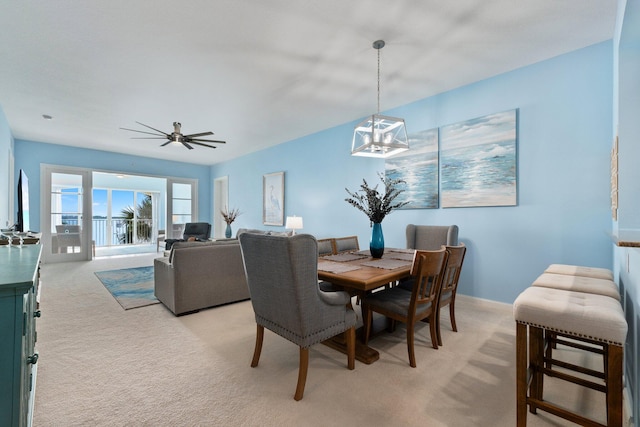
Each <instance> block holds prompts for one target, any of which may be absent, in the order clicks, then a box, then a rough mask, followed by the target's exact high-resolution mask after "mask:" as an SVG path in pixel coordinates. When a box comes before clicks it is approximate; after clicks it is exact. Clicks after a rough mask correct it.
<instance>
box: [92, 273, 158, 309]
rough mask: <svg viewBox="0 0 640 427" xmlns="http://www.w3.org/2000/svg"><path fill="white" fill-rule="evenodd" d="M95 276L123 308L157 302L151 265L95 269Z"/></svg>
mask: <svg viewBox="0 0 640 427" xmlns="http://www.w3.org/2000/svg"><path fill="white" fill-rule="evenodd" d="M96 276H97V277H98V279H100V281H101V282H102V284H103V285H104V287H105V288H107V290H108V291H109V292H111V295H113V297H114V298H115V299H116V301H118V303H119V304H120V305H121V306H122V308H124V309H125V310H130V309H132V308H138V307H145V306H148V305H152V304H158V303H159V302H160V301H158V300H157V298H156V296H155V294H154V283H153V266H150V267H149V266H145V267H133V268H122V269H118V270H108V271H96Z"/></svg>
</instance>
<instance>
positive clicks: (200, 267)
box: [154, 239, 249, 315]
mask: <svg viewBox="0 0 640 427" xmlns="http://www.w3.org/2000/svg"><path fill="white" fill-rule="evenodd" d="M154 279H155V280H154V281H155V295H156V298H158V299H159V300H160V302H162V303H163V304H164V305H165V306H166V307H167V308H168V309H169V310H171V311H172V312H173V314H175V315H180V314H185V313H189V312H193V311H197V310H200V309H203V308H208V307H213V306H217V305H221V304H228V303H231V302H236V301H242V300H246V299H249V288H248V287H247V279H246V276H245V273H244V265H243V263H242V253H241V251H240V243H239V242H238V240H237V239H228V240H219V241H215V242H176V243H174V245H173V247H172V249H171V252H170V254H169V256H167V257H162V258H156V259H155V260H154Z"/></svg>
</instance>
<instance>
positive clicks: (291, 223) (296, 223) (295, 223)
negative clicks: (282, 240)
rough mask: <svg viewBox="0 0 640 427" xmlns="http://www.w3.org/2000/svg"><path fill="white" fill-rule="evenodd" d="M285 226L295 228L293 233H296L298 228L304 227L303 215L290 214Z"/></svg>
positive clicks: (290, 228)
mask: <svg viewBox="0 0 640 427" xmlns="http://www.w3.org/2000/svg"><path fill="white" fill-rule="evenodd" d="M284 228H287V229H289V230H293V234H296V230H301V229H302V217H301V216H288V217H287V221H286V222H285V224H284Z"/></svg>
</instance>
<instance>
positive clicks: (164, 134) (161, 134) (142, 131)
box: [120, 128, 168, 138]
mask: <svg viewBox="0 0 640 427" xmlns="http://www.w3.org/2000/svg"><path fill="white" fill-rule="evenodd" d="M120 129H122V130H130V131H131V132H140V133H146V134H149V135H158V134H157V133H151V132H147V131H144V130H137V129H127V128H120ZM158 136H164V137H165V138H166V137H167V136H168V135H167V134H166V133H164V132H160V135H158Z"/></svg>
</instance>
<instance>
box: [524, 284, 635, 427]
mask: <svg viewBox="0 0 640 427" xmlns="http://www.w3.org/2000/svg"><path fill="white" fill-rule="evenodd" d="M513 316H514V319H515V321H516V383H517V391H516V394H517V396H516V402H517V425H518V426H519V427H524V426H526V423H527V406H529V411H530V412H531V413H534V414H535V413H536V410H537V409H540V410H543V411H546V412H549V413H551V414H554V415H557V416H559V417H561V418H564V419H567V420H570V421H572V422H576V423H579V424H583V425H599V424H598V423H596V422H594V421H593V420H590V419H588V418H586V417H584V416H582V415H579V414H576V413H573V412H570V411H569V410H567V409H565V408H562V407H560V406H558V405H555V404H553V403H551V402H548V401H545V400H544V399H543V389H544V375H549V376H554V377H557V378H559V379H562V380H565V381H570V382H572V383H575V384H579V385H582V386H585V387H588V388H592V389H594V390H598V391H601V392H604V393H605V394H606V403H607V426H621V425H622V389H623V385H622V372H623V346H624V342H625V339H626V335H627V323H626V321H625V317H624V313H623V311H622V307H621V306H620V302H619V301H618V300H617V299H615V298H611V297H609V296H604V295H597V294H590V293H586V292H573V291H566V290H559V289H553V288H548V287H541V286H532V287H530V288H528V289H526V290H525V291H523V292H522V293H521V294H520V295H519V296H518V298H517V299H516V301H515V302H514V304H513ZM547 332H551V333H557V334H563V335H565V336H568V337H572V338H576V339H577V340H582V341H584V342H587V343H589V342H593V343H597V344H598V345H601V346H602V353H603V358H604V363H605V366H604V372H597V371H593V370H590V369H587V368H584V367H580V366H576V365H572V364H569V363H565V362H559V361H556V360H554V359H549V358H548V357H545V351H544V345H545V340H544V335H545V333H547ZM576 348H579V349H584V350H588V348H587V346H586V345H584V346H582V345H581V346H576ZM588 351H590V350H588ZM554 366H561V367H562V368H565V369H567V370H571V371H577V372H580V373H581V374H582V375H581V376H580V377H577V376H573V375H571V374H568V373H566V372H565V371H562V372H560V371H558V370H557V369H554ZM585 376H589V377H595V378H596V379H599V381H592V380H590V379H586V378H585Z"/></svg>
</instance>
